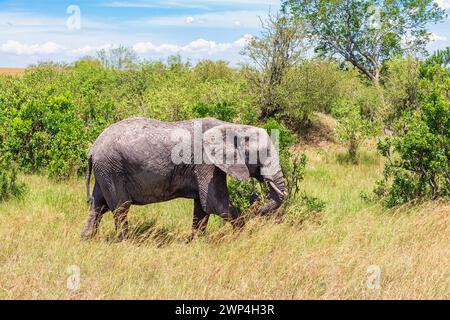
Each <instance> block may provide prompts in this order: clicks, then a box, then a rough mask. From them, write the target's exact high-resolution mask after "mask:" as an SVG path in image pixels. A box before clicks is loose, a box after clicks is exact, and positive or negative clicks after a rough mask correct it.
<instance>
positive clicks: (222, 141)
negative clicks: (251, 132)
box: [203, 125, 250, 181]
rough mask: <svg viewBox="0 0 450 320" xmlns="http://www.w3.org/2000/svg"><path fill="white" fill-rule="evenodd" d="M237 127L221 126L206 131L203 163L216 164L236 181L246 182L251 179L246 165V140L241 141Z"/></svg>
mask: <svg viewBox="0 0 450 320" xmlns="http://www.w3.org/2000/svg"><path fill="white" fill-rule="evenodd" d="M235 127H236V126H234V125H221V126H218V127H214V128H211V129H209V130H207V131H205V133H204V134H203V161H204V162H206V163H209V164H214V165H215V166H216V167H218V168H219V169H220V170H222V171H223V172H225V173H226V174H227V175H229V176H231V177H233V178H235V179H238V180H241V181H245V180H247V179H248V178H249V177H250V173H249V171H248V167H247V165H246V163H245V139H241V137H240V135H239V132H238V131H237V130H235V129H236V128H235ZM236 138H238V139H236Z"/></svg>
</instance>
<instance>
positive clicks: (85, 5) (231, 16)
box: [0, 0, 450, 67]
mask: <svg viewBox="0 0 450 320" xmlns="http://www.w3.org/2000/svg"><path fill="white" fill-rule="evenodd" d="M436 2H438V3H439V4H440V5H441V6H442V7H444V8H446V9H448V11H449V12H450V0H436ZM71 5H75V6H77V7H78V8H79V9H80V13H81V14H80V17H81V20H79V21H81V24H80V28H78V25H77V21H78V19H77V14H76V11H71V10H69V12H68V8H69V7H70V6H71ZM279 7H280V2H279V1H278V0H192V1H186V0H98V1H86V0H81V1H74V0H72V1H65V0H63V1H56V0H40V1H39V0H31V1H30V0H29V1H24V0H14V1H11V0H0V66H3V67H8V66H9V67H23V66H27V65H29V64H33V63H36V62H38V61H44V60H55V61H66V62H70V61H73V60H75V59H77V58H79V57H81V56H84V55H94V54H95V52H96V51H98V50H99V49H102V48H111V47H114V46H117V45H119V44H123V45H126V46H129V47H133V48H134V49H135V50H136V51H137V53H138V54H139V56H140V57H141V58H143V59H165V58H166V57H167V56H168V55H171V54H181V55H182V56H183V57H184V58H186V59H190V60H191V61H193V62H195V61H197V60H199V59H203V58H209V59H225V60H228V61H230V62H231V63H233V64H236V63H238V62H239V61H241V60H242V57H241V56H240V55H239V52H240V51H241V49H242V48H243V46H244V45H245V43H246V40H247V39H248V38H249V37H250V36H251V35H258V33H259V31H260V21H259V17H264V16H265V15H267V13H268V11H269V10H272V11H276V10H278V9H279ZM431 30H432V32H433V33H434V41H433V42H432V43H431V44H430V47H429V49H430V50H434V49H436V48H443V47H445V46H450V20H447V21H446V22H444V23H441V24H439V25H437V26H433V27H432V28H431Z"/></svg>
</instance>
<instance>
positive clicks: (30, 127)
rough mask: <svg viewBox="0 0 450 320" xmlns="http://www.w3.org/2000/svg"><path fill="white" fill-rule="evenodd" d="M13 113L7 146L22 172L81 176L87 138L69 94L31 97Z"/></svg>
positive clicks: (5, 142)
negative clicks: (79, 172)
mask: <svg viewBox="0 0 450 320" xmlns="http://www.w3.org/2000/svg"><path fill="white" fill-rule="evenodd" d="M13 114H14V115H13V116H12V119H11V121H10V123H9V126H8V127H7V129H6V130H7V133H6V137H5V141H4V145H5V147H6V148H7V150H8V151H9V153H10V154H12V155H14V158H15V160H16V161H17V163H18V164H19V165H20V167H21V168H22V169H24V170H25V171H27V172H36V171H38V172H39V171H44V172H46V173H48V174H49V175H50V176H68V175H70V174H71V173H77V171H78V169H79V168H80V167H81V166H82V165H83V163H84V162H85V161H84V159H85V151H86V149H87V141H86V140H87V139H86V138H85V133H84V127H83V124H82V121H81V119H79V118H78V117H77V115H76V113H75V107H74V105H73V103H72V102H71V100H70V98H69V97H68V95H52V94H49V95H48V96H47V97H45V98H42V99H40V98H34V99H33V98H31V99H29V100H28V101H27V102H25V103H24V104H23V105H22V106H20V108H19V109H18V110H15V111H14V112H13Z"/></svg>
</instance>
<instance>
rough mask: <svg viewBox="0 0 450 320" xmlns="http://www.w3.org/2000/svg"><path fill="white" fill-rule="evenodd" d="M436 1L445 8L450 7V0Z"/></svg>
mask: <svg viewBox="0 0 450 320" xmlns="http://www.w3.org/2000/svg"><path fill="white" fill-rule="evenodd" d="M435 2H436V3H437V4H438V5H439V6H440V7H441V8H443V9H450V0H436V1H435Z"/></svg>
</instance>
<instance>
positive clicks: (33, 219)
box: [0, 145, 450, 299]
mask: <svg viewBox="0 0 450 320" xmlns="http://www.w3.org/2000/svg"><path fill="white" fill-rule="evenodd" d="M337 150H339V148H337V147H336V146H333V145H328V146H327V147H325V148H309V150H308V151H307V154H308V156H309V158H310V165H309V167H308V169H307V174H306V179H305V181H304V183H303V185H302V188H303V189H305V190H308V192H309V193H311V194H313V195H315V196H318V197H320V198H321V199H323V200H324V201H326V203H327V206H326V208H325V209H324V210H323V211H322V212H320V214H318V215H317V216H316V217H315V218H313V219H309V220H308V221H306V222H304V223H302V224H299V223H296V218H295V216H289V215H288V216H286V217H285V218H284V220H283V221H282V222H279V221H275V220H274V219H269V220H262V219H258V218H254V219H252V220H250V221H249V222H248V224H247V227H246V228H245V230H243V231H242V233H240V234H236V233H234V232H233V231H232V229H231V227H230V226H229V225H224V224H223V223H222V221H221V220H220V218H217V217H215V219H212V221H211V223H210V225H209V227H208V230H207V234H206V235H205V236H203V237H200V238H198V239H196V240H194V241H193V242H191V243H186V242H185V240H186V238H187V236H188V235H189V232H190V225H191V219H192V208H193V204H192V203H191V201H189V200H175V201H171V202H166V203H161V204H154V205H148V206H144V207H133V208H132V210H131V212H130V215H129V217H130V224H131V230H132V233H133V236H132V237H131V239H128V240H126V241H124V242H121V243H118V242H116V241H115V240H114V239H115V237H114V232H115V231H114V223H113V219H112V215H111V214H107V215H106V216H105V217H104V220H103V222H102V225H101V232H100V234H99V235H98V237H97V238H96V239H95V240H93V241H90V242H82V241H80V238H79V234H80V231H81V228H82V225H83V223H84V220H85V218H86V214H87V211H88V208H87V205H86V203H85V199H84V197H83V195H84V187H85V185H84V180H83V179H71V180H68V181H64V182H55V181H51V180H49V179H47V178H45V177H43V176H38V175H31V176H23V175H22V176H20V180H23V181H26V183H27V186H28V188H29V192H27V193H26V194H25V195H24V196H23V197H22V198H18V199H13V200H10V201H8V202H5V203H2V204H0V212H1V213H2V214H1V215H0V235H1V238H2V246H1V247H0V259H1V263H0V284H1V285H0V298H3V299H5V298H9V299H18V298H19V299H28V298H33V299H48V298H63V299H106V298H112V299H119V298H120V299H121V298H125V299H169V298H170V299H174V298H175V299H178V298H179V299H219V298H221V299H224V298H231V299H304V298H311V299H331V298H333V299H366V298H368V299H380V298H381V299H410V298H411V299H431V298H437V299H442V298H449V297H450V296H449V292H450V282H449V276H450V274H449V272H450V270H449V265H450V261H449V257H450V247H449V245H448V244H449V240H450V239H449V235H450V205H449V204H448V202H447V203H445V202H428V203H425V204H422V205H417V206H405V207H402V208H397V209H389V210H388V209H384V208H383V207H381V206H380V205H378V204H371V203H368V202H367V201H364V200H362V199H361V197H360V192H361V191H363V190H367V189H368V188H370V187H371V186H372V183H373V181H374V179H376V178H379V176H380V175H381V171H382V160H381V158H380V157H379V156H378V155H376V154H375V153H372V152H370V151H367V152H364V157H363V158H364V159H363V160H362V161H361V163H360V164H359V165H357V166H355V165H349V164H345V163H344V164H342V163H340V162H339V161H338V160H337V159H336V155H337V154H338V153H339V152H341V151H337ZM337 186H339V187H337ZM72 265H77V266H79V268H80V273H81V283H80V289H79V290H76V291H73V290H69V289H68V288H67V286H66V282H67V278H68V277H69V275H70V274H69V273H68V268H69V267H70V266H72ZM371 265H376V266H379V267H380V269H381V282H380V288H379V289H370V288H372V287H370V286H369V287H368V286H367V281H368V277H369V276H370V272H369V273H368V267H369V266H371Z"/></svg>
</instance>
